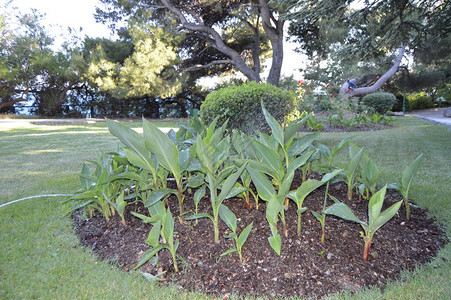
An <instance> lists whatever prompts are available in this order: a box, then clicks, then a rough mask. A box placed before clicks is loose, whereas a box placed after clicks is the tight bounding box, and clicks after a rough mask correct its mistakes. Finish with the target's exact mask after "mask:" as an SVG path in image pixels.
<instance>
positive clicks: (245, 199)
mask: <svg viewBox="0 0 451 300" xmlns="http://www.w3.org/2000/svg"><path fill="white" fill-rule="evenodd" d="M244 204H245V205H246V208H247V209H248V210H250V209H251V208H252V205H251V202H250V199H249V192H247V194H246V195H245V197H244Z"/></svg>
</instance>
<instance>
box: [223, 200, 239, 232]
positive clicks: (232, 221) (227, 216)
mask: <svg viewBox="0 0 451 300" xmlns="http://www.w3.org/2000/svg"><path fill="white" fill-rule="evenodd" d="M219 217H220V218H221V220H223V221H224V223H226V224H227V226H228V227H229V228H230V230H232V231H233V232H236V216H235V214H234V213H233V212H232V211H231V210H230V209H229V208H228V207H227V206H225V205H223V204H221V205H220V206H219Z"/></svg>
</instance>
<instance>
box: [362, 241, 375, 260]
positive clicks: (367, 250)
mask: <svg viewBox="0 0 451 300" xmlns="http://www.w3.org/2000/svg"><path fill="white" fill-rule="evenodd" d="M364 240H365V249H363V261H364V262H367V261H368V256H369V254H370V248H371V242H372V240H373V239H372V238H371V237H370V236H365V238H364Z"/></svg>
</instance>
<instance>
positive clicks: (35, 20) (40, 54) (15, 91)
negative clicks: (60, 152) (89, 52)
mask: <svg viewBox="0 0 451 300" xmlns="http://www.w3.org/2000/svg"><path fill="white" fill-rule="evenodd" d="M42 17H43V16H42V15H40V14H39V13H38V12H37V11H36V10H33V11H32V12H31V13H30V14H25V15H19V16H17V21H18V24H19V26H18V28H11V27H10V26H9V25H8V23H6V21H5V20H4V21H3V22H4V23H3V25H2V26H3V30H2V32H1V36H0V45H1V48H0V52H1V56H0V85H1V87H2V89H1V92H0V98H1V101H0V108H1V107H4V108H7V107H12V105H14V104H15V103H17V102H22V101H29V100H36V103H37V104H38V106H39V112H40V113H42V114H44V115H47V116H53V115H57V114H60V113H61V112H62V104H63V103H64V102H65V100H66V95H67V92H68V91H69V90H71V89H74V88H77V87H78V86H79V85H80V84H81V81H80V76H81V74H82V73H83V72H84V70H83V68H84V66H85V64H84V62H83V58H82V56H81V55H80V52H79V51H78V49H76V48H71V47H69V46H68V45H66V47H65V48H64V49H62V50H60V51H57V52H54V51H53V50H52V48H51V46H52V44H53V38H52V37H51V36H50V35H49V34H48V32H47V30H46V28H45V27H43V26H42V25H41V22H40V21H41V19H42Z"/></svg>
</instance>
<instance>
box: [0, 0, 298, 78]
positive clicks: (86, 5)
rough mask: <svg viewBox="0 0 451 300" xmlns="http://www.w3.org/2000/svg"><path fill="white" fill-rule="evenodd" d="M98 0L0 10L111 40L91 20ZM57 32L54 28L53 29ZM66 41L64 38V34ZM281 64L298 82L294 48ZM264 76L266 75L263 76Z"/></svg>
mask: <svg viewBox="0 0 451 300" xmlns="http://www.w3.org/2000/svg"><path fill="white" fill-rule="evenodd" d="M98 3H99V1H96V0H12V1H11V0H0V7H5V4H8V7H7V8H9V9H8V10H9V11H11V9H12V7H17V8H18V9H19V11H20V12H21V13H27V12H30V11H31V8H35V9H37V10H38V11H39V12H40V13H41V14H45V19H44V22H43V23H44V25H59V26H61V27H62V28H64V29H66V28H67V27H71V28H73V29H76V30H79V28H80V27H81V28H82V34H84V35H87V36H90V37H110V34H111V32H110V30H109V29H108V27H107V26H106V25H103V24H101V23H96V21H95V19H94V16H93V15H94V13H95V7H96V5H98ZM53 30H56V29H53ZM62 32H63V30H62V29H60V30H59V31H56V32H53V34H54V35H55V36H56V40H55V43H56V44H62V43H63V42H64V39H65V37H64V36H63V37H60V36H59V35H60V33H62ZM66 38H67V35H66ZM284 47H285V53H284V63H283V66H282V74H284V75H291V74H293V75H294V76H295V78H296V79H300V77H301V74H300V72H299V71H297V69H299V68H301V67H302V66H303V65H304V62H305V59H306V57H305V56H302V55H300V54H298V53H295V52H294V51H293V50H294V48H295V45H294V44H292V43H288V42H287V43H285V45H284ZM263 76H265V75H264V74H263Z"/></svg>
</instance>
